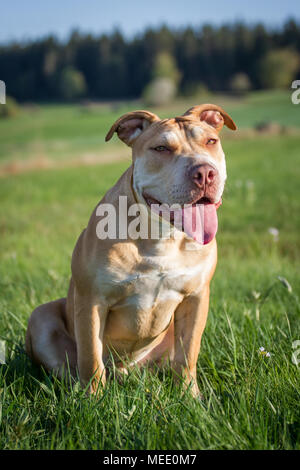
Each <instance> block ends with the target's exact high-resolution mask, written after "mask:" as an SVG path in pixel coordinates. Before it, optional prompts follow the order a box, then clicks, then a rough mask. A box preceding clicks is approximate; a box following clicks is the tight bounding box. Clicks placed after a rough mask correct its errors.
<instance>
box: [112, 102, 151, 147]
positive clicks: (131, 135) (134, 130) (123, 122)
mask: <svg viewBox="0 0 300 470" xmlns="http://www.w3.org/2000/svg"><path fill="white" fill-rule="evenodd" d="M157 121H160V119H159V117H158V116H156V114H153V113H150V111H132V112H130V113H126V114H124V115H123V116H121V117H120V118H119V119H118V120H117V121H116V122H115V123H114V124H113V126H112V127H111V128H110V130H109V132H108V134H107V136H106V137H105V141H106V142H107V141H108V140H110V139H111V138H112V136H113V134H114V132H117V134H118V137H119V139H121V140H123V142H125V144H127V145H129V147H131V146H132V145H133V143H134V142H135V140H136V139H137V138H138V136H139V135H140V134H141V133H142V132H143V131H144V130H146V129H147V127H149V126H150V125H151V124H152V123H153V122H157Z"/></svg>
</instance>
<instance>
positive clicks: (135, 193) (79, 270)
mask: <svg viewBox="0 0 300 470" xmlns="http://www.w3.org/2000/svg"><path fill="white" fill-rule="evenodd" d="M224 124H225V125H226V126H227V127H228V128H229V129H232V130H235V129H236V125H235V123H234V122H233V120H232V118H231V117H230V116H229V115H228V114H227V113H226V112H225V111H224V110H223V109H222V108H221V107H219V106H217V105H213V104H203V105H198V106H194V107H192V108H191V109H189V110H188V111H187V112H186V113H185V114H183V115H182V116H179V117H175V118H172V119H163V120H161V119H160V118H159V117H158V116H157V115H155V114H153V113H152V112H149V111H133V112H128V113H127V114H125V115H123V116H122V117H120V118H119V119H118V120H117V121H116V122H115V123H114V124H113V126H112V127H111V129H110V131H109V132H108V134H107V136H106V141H108V140H110V139H111V138H112V136H113V134H114V133H117V135H118V137H119V138H120V139H121V140H122V141H123V142H124V143H125V144H127V145H128V146H129V147H131V148H132V165H131V166H130V167H129V168H128V169H127V171H125V173H124V174H123V175H122V176H121V177H120V179H119V180H118V182H117V183H116V184H115V186H113V187H112V188H111V189H110V190H109V191H108V192H107V193H106V194H105V196H104V197H103V199H102V200H101V201H100V203H99V204H98V205H97V206H96V208H95V210H94V212H93V213H92V215H91V218H90V220H89V223H88V225H87V227H86V229H85V230H83V232H82V233H81V235H80V237H79V239H78V241H77V244H76V246H75V249H74V252H73V256H72V263H71V271H72V275H71V281H70V285H69V291H68V295H67V298H62V299H58V300H55V301H52V302H49V303H46V304H43V305H41V306H39V307H38V308H36V309H35V310H34V311H33V313H32V314H31V317H30V319H29V322H28V328H27V333H26V351H27V354H28V355H29V356H30V357H31V358H32V360H33V361H35V362H36V363H38V364H40V365H42V366H43V367H44V368H46V369H47V370H50V371H54V372H55V373H57V374H58V375H59V376H62V375H63V373H64V371H65V370H66V368H68V369H69V370H70V372H71V374H72V375H73V376H76V374H77V376H78V375H79V378H80V382H81V384H82V385H83V386H86V387H87V389H88V391H89V392H90V393H96V392H97V389H98V387H99V385H100V386H104V385H105V383H106V373H107V364H108V363H109V360H110V359H111V358H113V360H114V364H115V368H116V369H117V370H118V371H121V372H123V373H125V374H126V372H127V370H128V367H130V366H131V365H138V366H142V365H145V364H149V365H150V364H153V363H156V364H158V365H164V364H166V361H167V363H169V364H170V365H171V368H172V370H173V373H174V377H175V378H177V380H180V381H182V382H183V384H184V386H186V387H188V388H189V389H190V391H191V393H192V394H193V396H194V397H199V396H200V392H199V387H198V385H197V377H196V363H197V359H198V355H199V351H200V343H201V337H202V333H203V331H204V328H205V324H206V319H207V314H208V306H209V286H210V281H211V279H212V276H213V274H214V271H215V268H216V263H217V244H216V239H215V235H216V232H217V209H218V207H219V206H220V204H221V202H222V194H223V190H224V185H225V181H226V163H225V155H224V152H223V150H222V147H221V143H220V138H219V132H220V130H221V129H222V127H223V125H224ZM125 196H126V201H127V204H128V205H129V207H132V206H134V207H135V206H138V207H142V209H143V210H141V212H143V217H144V218H140V219H139V220H140V222H141V221H142V222H143V221H144V222H145V223H146V222H149V221H150V222H151V221H153V220H155V221H159V222H160V223H161V224H162V225H163V227H164V230H165V234H166V233H167V235H168V236H159V237H156V238H154V239H153V238H151V236H149V237H147V236H145V237H138V236H136V233H135V232H134V230H131V232H132V233H133V235H132V234H131V235H130V233H129V228H128V233H129V234H128V233H126V231H124V224H123V222H124V221H125V222H127V224H129V225H130V223H131V222H132V221H134V219H133V215H136V214H134V213H133V212H134V211H133V212H130V209H129V211H128V214H126V212H124V210H121V211H120V204H121V202H120V201H121V197H123V198H124V197H125ZM174 204H175V205H176V207H177V209H174V211H173V212H172V211H171V210H169V212H168V214H169V215H170V220H167V218H166V217H164V216H163V215H162V212H161V207H162V205H165V206H167V205H168V206H172V205H174ZM157 205H158V207H159V209H158V210H152V207H154V206H157ZM103 208H104V209H105V210H106V209H107V210H108V208H112V209H113V211H114V217H113V218H112V220H113V221H115V223H116V226H117V229H119V231H120V229H121V231H122V234H121V235H120V233H119V231H118V230H114V228H112V232H113V235H114V236H111V237H109V236H107V233H106V235H105V234H104V236H103V233H99V232H101V230H100V228H101V227H99V223H100V222H101V221H102V222H103V221H104V212H105V211H104V210H103ZM174 213H176V214H177V215H178V214H181V216H182V218H183V222H182V221H181V222H180V224H179V226H178V224H177V225H176V224H175V222H174V220H175V219H174ZM172 214H173V218H172ZM199 214H200V216H201V217H200V219H201V224H200V228H197V229H193V227H195V223H194V222H193V220H194V217H195V216H196V217H197V215H199ZM121 219H123V222H122V223H121ZM103 226H104V224H102V227H103ZM131 229H132V227H131ZM102 232H103V231H102ZM116 232H118V234H117V235H116ZM145 233H146V235H149V233H150V232H149V229H147V228H146V230H145ZM150 235H151V234H150Z"/></svg>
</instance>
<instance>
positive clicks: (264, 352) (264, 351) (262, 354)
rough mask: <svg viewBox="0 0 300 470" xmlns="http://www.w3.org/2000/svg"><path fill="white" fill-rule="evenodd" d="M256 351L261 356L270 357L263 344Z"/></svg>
mask: <svg viewBox="0 0 300 470" xmlns="http://www.w3.org/2000/svg"><path fill="white" fill-rule="evenodd" d="M258 353H259V355H260V356H263V357H271V354H270V353H269V352H268V351H266V350H265V348H264V347H263V346H261V347H260V348H259V349H258Z"/></svg>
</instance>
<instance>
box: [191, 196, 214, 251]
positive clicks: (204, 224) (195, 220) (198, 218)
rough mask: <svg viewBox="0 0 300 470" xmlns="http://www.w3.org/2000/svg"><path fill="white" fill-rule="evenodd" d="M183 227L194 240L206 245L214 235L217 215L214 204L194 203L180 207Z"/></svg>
mask: <svg viewBox="0 0 300 470" xmlns="http://www.w3.org/2000/svg"><path fill="white" fill-rule="evenodd" d="M182 216H183V217H182V218H183V228H184V231H185V233H186V234H187V235H189V236H190V237H191V238H193V239H194V240H195V241H196V242H198V243H200V244H202V245H206V244H207V243H209V242H210V241H211V240H212V239H213V238H214V237H215V235H216V233H217V230H218V216H217V208H216V206H215V204H196V205H193V206H190V207H186V208H184V209H182Z"/></svg>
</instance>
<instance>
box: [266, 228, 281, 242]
mask: <svg viewBox="0 0 300 470" xmlns="http://www.w3.org/2000/svg"><path fill="white" fill-rule="evenodd" d="M268 232H269V234H270V235H272V237H273V240H274V242H278V240H279V230H278V228H276V227H269V229H268Z"/></svg>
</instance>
